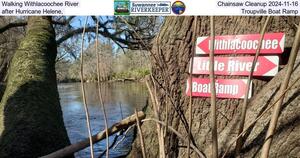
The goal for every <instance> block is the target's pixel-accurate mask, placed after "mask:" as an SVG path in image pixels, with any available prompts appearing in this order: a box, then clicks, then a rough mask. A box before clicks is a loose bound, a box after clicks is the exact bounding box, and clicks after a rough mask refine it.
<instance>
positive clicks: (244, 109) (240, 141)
mask: <svg viewBox="0 0 300 158" xmlns="http://www.w3.org/2000/svg"><path fill="white" fill-rule="evenodd" d="M270 18H271V17H270V16H268V17H267V19H266V21H265V23H264V26H263V28H262V29H261V32H260V39H259V44H258V46H257V49H256V53H255V57H254V59H253V61H252V66H251V70H250V73H249V76H248V80H247V87H246V89H247V90H246V94H245V98H244V102H243V106H242V114H241V122H240V124H239V129H238V135H239V134H240V133H241V132H242V131H243V129H244V124H245V119H246V112H247V107H248V96H249V92H250V86H251V80H252V77H253V71H254V69H255V66H256V63H257V59H258V55H259V53H260V49H261V45H262V40H263V39H264V35H265V32H266V28H267V25H268V23H269V21H270ZM242 146H243V137H241V138H239V139H238V140H237V142H236V148H235V155H236V156H237V157H238V156H239V155H240V150H241V148H242Z"/></svg>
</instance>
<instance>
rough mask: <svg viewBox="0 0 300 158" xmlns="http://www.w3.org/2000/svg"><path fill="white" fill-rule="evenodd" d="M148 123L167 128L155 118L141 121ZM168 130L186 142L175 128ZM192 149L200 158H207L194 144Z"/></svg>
mask: <svg viewBox="0 0 300 158" xmlns="http://www.w3.org/2000/svg"><path fill="white" fill-rule="evenodd" d="M147 121H153V122H156V123H159V124H161V125H163V126H166V124H165V123H164V122H162V121H159V120H157V119H154V118H147V119H143V120H141V122H147ZM168 129H169V130H170V131H171V132H173V133H174V134H175V135H176V136H177V137H179V138H180V139H181V140H182V141H184V142H186V139H185V138H184V137H183V136H182V135H181V134H180V133H179V132H178V131H176V130H175V129H174V128H172V127H171V126H168ZM191 148H193V150H194V151H195V152H196V153H197V154H198V155H199V157H200V158H206V156H205V155H204V153H203V152H201V151H200V150H199V149H198V148H197V147H196V146H195V145H194V144H191Z"/></svg>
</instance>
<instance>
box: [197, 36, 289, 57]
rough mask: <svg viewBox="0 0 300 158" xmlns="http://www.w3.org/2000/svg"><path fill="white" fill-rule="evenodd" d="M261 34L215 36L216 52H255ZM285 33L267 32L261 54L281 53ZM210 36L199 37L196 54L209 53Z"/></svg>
mask: <svg viewBox="0 0 300 158" xmlns="http://www.w3.org/2000/svg"><path fill="white" fill-rule="evenodd" d="M259 39H260V34H249V35H229V36H216V37H215V54H230V53H235V54H254V53H255V52H256V49H257V47H258V43H259ZM284 40H285V35H284V33H267V34H265V35H264V39H263V42H262V46H261V51H260V53H261V54H281V53H282V52H283V50H284ZM209 43H210V37H199V38H198V39H197V44H196V45H197V48H196V54H208V53H209V51H210V49H209Z"/></svg>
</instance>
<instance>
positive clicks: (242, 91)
mask: <svg viewBox="0 0 300 158" xmlns="http://www.w3.org/2000/svg"><path fill="white" fill-rule="evenodd" d="M215 81H216V82H215V87H216V97H217V98H245V95H246V91H247V80H246V79H216V80H215ZM189 83H190V80H189V79H188V80H187V87H186V95H188V96H190V93H191V92H190V88H192V96H196V97H210V96H211V92H210V80H209V79H207V78H192V87H190V85H189ZM250 85H251V86H250V88H249V92H250V93H249V96H248V98H250V97H251V91H252V84H250Z"/></svg>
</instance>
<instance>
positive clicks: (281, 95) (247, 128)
mask: <svg viewBox="0 0 300 158" xmlns="http://www.w3.org/2000/svg"><path fill="white" fill-rule="evenodd" d="M299 80H300V76H299V77H298V78H297V79H296V80H295V81H294V82H293V83H292V84H291V85H290V86H289V87H288V88H287V89H286V90H285V91H284V92H283V93H281V94H280V96H279V98H278V99H277V100H275V101H274V103H272V104H271V105H270V106H269V107H268V108H266V109H265V110H264V111H263V112H262V113H261V114H260V115H259V116H258V117H257V118H256V119H255V120H254V121H253V122H251V123H250V124H249V125H248V127H246V128H245V129H244V130H243V132H241V133H240V134H239V135H238V136H237V137H236V138H235V139H234V140H233V141H232V142H231V143H230V144H229V146H228V147H227V148H226V150H225V153H224V154H223V156H222V158H225V156H226V154H227V153H228V151H229V150H230V148H231V146H232V145H233V144H234V143H235V142H236V141H237V140H238V139H239V138H241V137H242V136H243V135H244V134H245V133H246V132H247V131H248V130H249V129H250V127H252V126H253V125H254V124H255V123H256V122H257V121H258V120H259V119H261V118H262V117H263V115H264V114H266V113H267V112H268V111H269V110H270V109H271V108H272V107H273V106H274V105H275V104H276V103H277V102H278V101H279V99H281V98H282V97H284V95H285V93H286V92H288V91H289V90H290V89H291V88H292V87H293V86H294V85H295V84H296V83H297V82H298V81H299Z"/></svg>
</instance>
